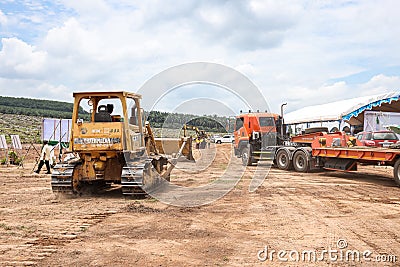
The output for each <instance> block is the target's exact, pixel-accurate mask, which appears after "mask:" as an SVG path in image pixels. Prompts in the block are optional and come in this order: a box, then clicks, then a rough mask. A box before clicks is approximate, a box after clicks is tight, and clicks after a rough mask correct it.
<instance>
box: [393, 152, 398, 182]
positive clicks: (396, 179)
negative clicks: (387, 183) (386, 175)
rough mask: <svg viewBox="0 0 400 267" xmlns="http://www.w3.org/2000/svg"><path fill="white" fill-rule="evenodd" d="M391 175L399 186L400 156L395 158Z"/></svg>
mask: <svg viewBox="0 0 400 267" xmlns="http://www.w3.org/2000/svg"><path fill="white" fill-rule="evenodd" d="M393 176H394V181H395V182H396V184H397V186H400V158H399V159H397V160H396V163H395V164H394V168H393Z"/></svg>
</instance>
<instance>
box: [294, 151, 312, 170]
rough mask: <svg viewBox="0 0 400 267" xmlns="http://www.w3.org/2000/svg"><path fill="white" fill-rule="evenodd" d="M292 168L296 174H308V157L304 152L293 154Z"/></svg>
mask: <svg viewBox="0 0 400 267" xmlns="http://www.w3.org/2000/svg"><path fill="white" fill-rule="evenodd" d="M293 167H294V169H295V170H296V171H297V172H308V170H309V168H310V164H309V160H308V155H307V154H306V153H305V152H304V151H302V150H298V151H296V152H295V153H294V156H293Z"/></svg>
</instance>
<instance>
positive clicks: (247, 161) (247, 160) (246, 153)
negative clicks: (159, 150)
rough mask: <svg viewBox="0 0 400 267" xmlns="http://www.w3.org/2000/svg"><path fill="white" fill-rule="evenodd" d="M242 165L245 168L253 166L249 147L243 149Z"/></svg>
mask: <svg viewBox="0 0 400 267" xmlns="http://www.w3.org/2000/svg"><path fill="white" fill-rule="evenodd" d="M241 154H242V164H243V166H251V164H253V159H252V156H250V149H249V148H248V147H244V148H242V153H241Z"/></svg>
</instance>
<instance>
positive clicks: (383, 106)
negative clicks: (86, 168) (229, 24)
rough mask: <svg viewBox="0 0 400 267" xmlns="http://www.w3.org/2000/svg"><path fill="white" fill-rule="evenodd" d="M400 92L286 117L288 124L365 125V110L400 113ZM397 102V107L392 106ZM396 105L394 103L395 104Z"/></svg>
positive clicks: (354, 100)
mask: <svg viewBox="0 0 400 267" xmlns="http://www.w3.org/2000/svg"><path fill="white" fill-rule="evenodd" d="M399 100H400V92H392V93H386V94H380V95H374V96H363V97H357V98H353V99H347V100H341V101H337V102H332V103H327V104H322V105H316V106H309V107H304V108H301V109H299V110H296V111H293V112H290V113H287V114H285V115H284V119H285V123H286V124H302V123H315V122H332V121H339V122H340V121H346V122H349V123H350V124H352V125H360V124H362V123H363V121H364V118H363V114H364V111H365V110H379V111H391V112H400V102H398V101H399ZM392 102H395V104H396V106H393V105H392ZM393 104H394V103H393Z"/></svg>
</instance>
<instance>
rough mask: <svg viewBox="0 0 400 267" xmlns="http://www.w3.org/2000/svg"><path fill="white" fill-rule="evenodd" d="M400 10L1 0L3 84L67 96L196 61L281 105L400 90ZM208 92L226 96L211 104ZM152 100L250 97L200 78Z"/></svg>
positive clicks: (141, 80)
mask: <svg viewBox="0 0 400 267" xmlns="http://www.w3.org/2000/svg"><path fill="white" fill-rule="evenodd" d="M398 10H400V2H399V1H396V0H393V1H390V0H382V1H372V0H360V1H341V0H334V1H329V0H324V1H322V0H321V1H319V0H307V1H306V0H304V1H300V0H299V1H275V0H272V1H271V0H255V1H239V0H238V1H222V0H221V1H217V0H216V1H214V0H205V1H198V0H193V1H192V0H158V1H157V0H148V1H133V0H121V1H106V0H84V1H82V0H81V1H74V0H55V1H28V0H21V1H16V0H0V39H1V42H0V95H3V96H15V97H31V98H39V99H53V100H61V101H67V102H72V92H75V91H109V90H126V91H132V92H137V91H138V90H139V88H141V86H142V85H143V84H145V83H146V81H148V80H149V79H151V78H152V77H153V76H155V75H157V74H158V73H160V72H163V71H164V70H166V69H168V68H171V67H174V66H177V65H181V64H185V63H191V62H211V63H216V64H222V65H224V66H227V67H229V68H232V69H235V70H237V71H239V72H241V73H242V74H243V75H245V76H247V77H248V78H249V79H250V80H251V81H252V82H253V83H254V84H255V85H256V86H257V87H258V88H259V90H260V91H261V92H262V94H263V96H264V97H265V99H266V101H267V103H268V105H269V107H266V108H265V109H268V110H270V111H272V112H275V113H279V112H280V105H281V104H282V103H287V106H285V109H286V111H287V112H290V111H293V110H296V109H299V108H302V107H305V106H309V105H317V104H323V103H328V102H333V101H337V100H342V99H348V98H354V97H359V96H363V95H374V94H379V93H385V92H392V91H398V90H399V89H400V63H399V62H400V49H399V47H400V27H399V25H400V16H398ZM207 86H208V87H207ZM141 93H142V95H143V99H145V98H146V95H147V94H149V95H151V93H152V92H150V91H146V92H141ZM243 94H246V92H243ZM210 96H212V100H211V101H210V102H215V101H218V100H219V101H220V103H221V104H220V105H219V104H217V105H206V104H204V101H203V100H204V99H205V98H207V97H210ZM243 97H244V98H251V97H252V92H248V95H243ZM194 98H198V99H200V101H199V103H198V104H196V102H193V103H192V104H188V103H190V102H191V101H192V100H193V99H194ZM202 101H203V102H202ZM157 103H158V106H155V107H152V108H153V109H159V110H164V111H174V110H175V109H176V108H177V107H179V110H180V111H181V112H187V113H194V114H221V115H234V114H235V113H236V114H237V113H239V110H241V109H244V110H246V108H247V107H246V106H245V105H244V104H243V103H241V102H240V100H238V99H236V96H232V95H229V92H227V91H226V90H224V88H221V87H218V86H213V85H204V84H203V85H199V86H193V85H191V86H189V87H185V86H183V87H180V88H179V90H174V91H173V92H172V93H171V94H169V95H167V97H166V98H164V99H163V100H160V101H158V102H157ZM202 103H203V104H202ZM219 107H222V108H219ZM145 108H147V109H149V108H150V107H145ZM261 109H263V107H261Z"/></svg>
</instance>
